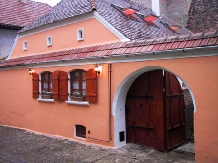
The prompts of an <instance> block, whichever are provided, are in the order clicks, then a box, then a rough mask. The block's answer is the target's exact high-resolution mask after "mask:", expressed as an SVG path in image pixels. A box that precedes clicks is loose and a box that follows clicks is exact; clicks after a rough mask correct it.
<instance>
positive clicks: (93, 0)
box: [90, 0, 97, 10]
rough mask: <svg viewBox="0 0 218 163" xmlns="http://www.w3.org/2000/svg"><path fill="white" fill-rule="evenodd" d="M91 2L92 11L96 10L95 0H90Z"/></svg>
mask: <svg viewBox="0 0 218 163" xmlns="http://www.w3.org/2000/svg"><path fill="white" fill-rule="evenodd" d="M90 1H91V5H92V10H96V9H97V8H96V4H95V0H90Z"/></svg>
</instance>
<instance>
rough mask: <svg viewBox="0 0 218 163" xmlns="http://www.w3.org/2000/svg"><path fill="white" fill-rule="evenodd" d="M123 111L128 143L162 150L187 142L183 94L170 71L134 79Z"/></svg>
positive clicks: (147, 73) (154, 72)
mask: <svg viewBox="0 0 218 163" xmlns="http://www.w3.org/2000/svg"><path fill="white" fill-rule="evenodd" d="M125 110H126V111H125V113H126V141H127V142H130V143H136V144H140V145H146V146H152V147H154V148H155V149H158V150H162V151H164V150H169V149H172V148H174V147H176V146H178V145H180V144H183V143H184V142H185V141H186V135H185V106H184V97H183V92H182V89H181V86H180V83H179V81H178V80H177V77H176V76H174V75H173V74H171V73H170V72H167V71H164V70H161V69H157V70H152V71H148V72H145V73H143V74H141V75H140V76H139V77H137V78H136V79H135V81H134V82H133V83H132V85H131V86H130V88H129V91H128V93H127V96H126V105H125Z"/></svg>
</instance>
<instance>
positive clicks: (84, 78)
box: [82, 72, 86, 80]
mask: <svg viewBox="0 0 218 163" xmlns="http://www.w3.org/2000/svg"><path fill="white" fill-rule="evenodd" d="M82 80H86V72H82Z"/></svg>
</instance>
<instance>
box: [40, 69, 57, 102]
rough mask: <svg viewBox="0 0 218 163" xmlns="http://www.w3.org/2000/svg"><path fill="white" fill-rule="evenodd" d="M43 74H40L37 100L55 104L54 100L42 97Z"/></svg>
mask: <svg viewBox="0 0 218 163" xmlns="http://www.w3.org/2000/svg"><path fill="white" fill-rule="evenodd" d="M42 74H43V72H42V73H40V74H39V98H37V100H38V101H40V102H52V103H53V102H55V100H54V99H43V98H42V96H41V95H42V83H41V80H42Z"/></svg>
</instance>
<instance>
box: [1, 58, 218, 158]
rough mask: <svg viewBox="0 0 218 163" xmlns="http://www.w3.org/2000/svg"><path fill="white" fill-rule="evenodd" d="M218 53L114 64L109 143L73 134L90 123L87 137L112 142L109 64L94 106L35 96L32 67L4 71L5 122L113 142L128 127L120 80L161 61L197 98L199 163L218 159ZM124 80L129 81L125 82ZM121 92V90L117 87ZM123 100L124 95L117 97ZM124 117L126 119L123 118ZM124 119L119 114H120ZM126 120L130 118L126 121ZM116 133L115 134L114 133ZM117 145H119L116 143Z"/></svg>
mask: <svg viewBox="0 0 218 163" xmlns="http://www.w3.org/2000/svg"><path fill="white" fill-rule="evenodd" d="M217 61H218V56H214V57H199V58H183V59H165V60H150V61H142V62H131V63H114V64H112V100H113V108H112V109H113V116H112V122H113V123H112V134H113V135H114V136H112V141H111V142H110V143H107V142H103V141H95V140H92V139H88V138H87V139H86V140H81V139H78V138H76V137H74V125H75V124H81V125H84V126H86V128H87V131H88V130H89V131H90V135H88V133H87V137H88V136H89V137H92V138H95V139H99V140H104V141H107V140H108V139H109V128H108V127H109V117H110V115H109V102H108V100H109V99H108V69H107V64H102V67H103V71H102V73H101V74H100V75H99V76H98V102H97V103H95V104H90V106H77V105H68V104H66V103H65V102H64V101H55V103H44V102H39V101H37V100H36V99H33V98H32V79H31V76H30V75H29V74H28V69H17V70H15V69H14V70H7V71H0V79H1V80H0V90H1V92H3V93H1V96H0V97H1V98H0V106H1V107H0V124H3V125H10V126H16V127H20V128H27V129H30V130H34V131H37V132H41V133H47V134H52V135H61V136H63V137H67V138H70V139H74V140H79V141H83V142H89V143H95V144H101V145H104V146H111V147H113V146H114V143H115V142H116V141H117V140H118V134H119V133H118V132H119V131H120V130H117V129H118V128H119V127H120V128H119V129H123V130H125V126H123V128H122V126H120V123H121V122H122V121H123V120H124V121H125V114H123V113H125V112H123V113H122V114H119V112H120V111H121V110H125V92H127V91H128V87H126V88H125V89H124V90H122V89H120V91H118V89H119V87H120V85H121V84H122V82H123V81H125V80H126V79H127V81H128V78H129V77H130V76H132V74H134V73H135V78H136V77H137V75H138V76H139V75H140V74H141V73H143V72H145V71H148V70H152V69H154V68H156V67H157V66H158V67H159V68H163V69H165V70H168V71H170V72H172V73H173V74H175V75H177V76H178V77H179V78H180V79H182V80H183V81H184V82H185V84H186V85H187V86H188V88H189V90H190V92H191V94H193V100H194V103H195V113H194V129H195V131H194V139H195V153H196V161H197V162H200V161H202V162H213V161H216V160H218V157H217V150H218V148H217V147H218V138H217V135H218V131H217V130H216V129H217V128H218V120H217V115H218V110H217V105H218V101H217V98H218V95H217V91H218V85H217V81H218V75H217V74H218V68H217ZM93 67H94V65H92V64H91V65H83V66H65V67H47V68H46V67H45V68H35V72H37V73H41V72H43V71H51V72H52V71H55V70H64V71H67V72H69V71H70V70H72V69H74V68H81V69H84V70H88V69H90V68H93ZM123 84H124V85H125V83H123ZM117 91H118V92H117ZM120 92H123V95H122V96H123V97H121V99H124V100H123V101H121V102H120V103H119V105H116V99H115V96H118V97H119V94H120ZM118 99H119V98H118ZM117 115H119V116H120V117H117ZM122 117H123V118H122ZM119 118H120V119H119ZM124 124H125V123H124ZM113 132H114V133H113ZM115 146H116V145H115Z"/></svg>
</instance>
